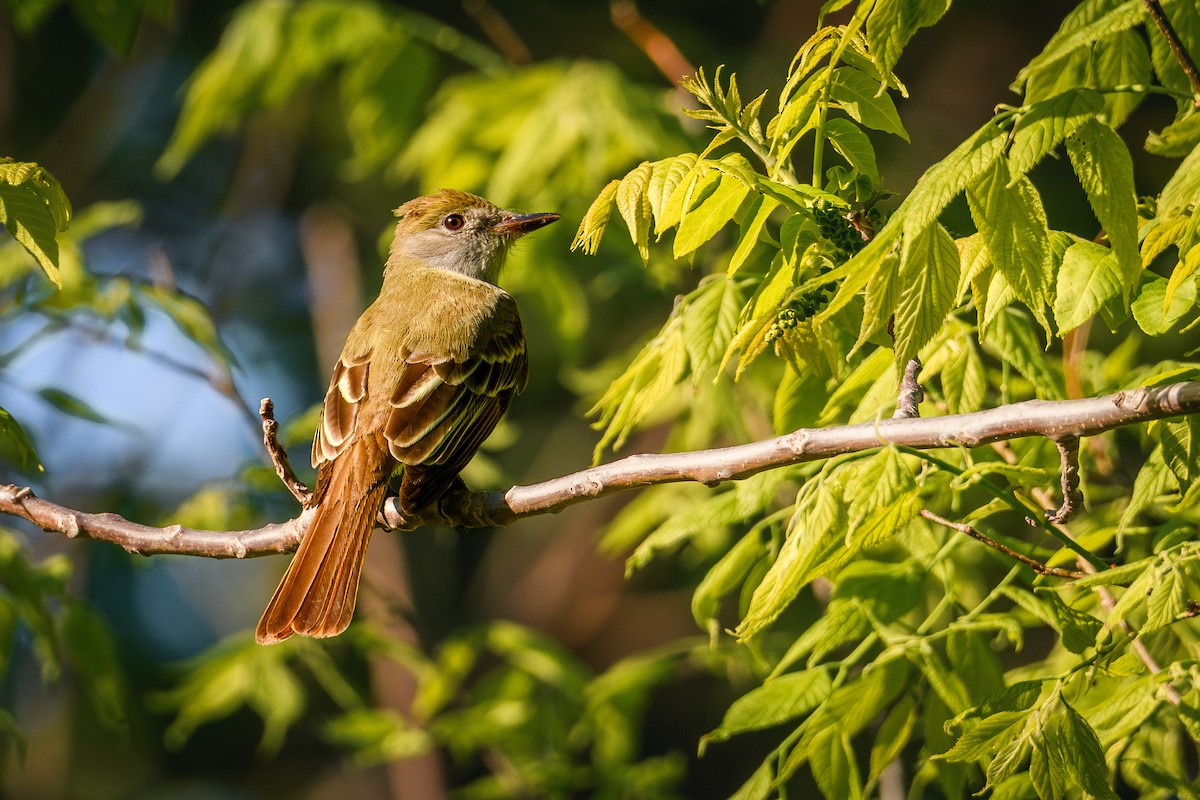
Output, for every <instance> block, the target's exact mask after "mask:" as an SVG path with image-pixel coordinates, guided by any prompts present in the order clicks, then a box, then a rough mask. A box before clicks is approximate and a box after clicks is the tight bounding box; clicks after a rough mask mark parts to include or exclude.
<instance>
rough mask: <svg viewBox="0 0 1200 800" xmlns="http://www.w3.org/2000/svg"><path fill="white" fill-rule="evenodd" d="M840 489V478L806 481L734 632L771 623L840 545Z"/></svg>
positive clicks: (751, 632)
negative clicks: (784, 535) (785, 534)
mask: <svg viewBox="0 0 1200 800" xmlns="http://www.w3.org/2000/svg"><path fill="white" fill-rule="evenodd" d="M842 491H843V487H842V485H841V484H840V482H837V481H835V480H831V479H829V478H826V479H825V480H822V481H819V482H817V485H815V486H814V485H813V482H812V481H810V482H809V483H808V484H806V485H805V488H804V489H802V490H801V493H802V495H803V498H802V500H801V501H799V502H798V503H797V505H796V512H795V514H794V515H793V517H792V522H791V525H790V528H789V531H788V538H787V540H786V541H785V542H784V545H783V547H782V549H781V550H780V552H779V555H778V556H777V557H776V559H775V562H774V563H773V564H771V567H770V569H769V570H767V573H766V575H764V576H763V579H762V581H761V582H760V583H759V585H758V586H757V587H756V588H755V590H754V594H753V596H752V597H751V599H750V607H749V609H748V610H747V612H746V616H745V617H744V618H743V619H742V622H741V624H740V625H738V631H737V633H738V636H740V637H741V638H743V639H746V638H749V637H751V636H753V635H754V634H756V633H758V632H759V631H760V630H762V629H763V628H765V627H766V626H767V625H769V624H770V623H771V622H773V621H774V620H775V619H776V618H777V617H778V616H779V615H780V614H781V613H783V610H784V609H785V608H786V607H787V606H788V605H790V604H791V602H792V600H794V599H795V598H796V595H798V594H799V593H800V590H801V589H802V588H803V587H804V586H805V585H806V584H808V583H809V582H810V581H812V579H813V578H815V577H816V576H817V575H818V574H820V572H821V570H822V568H823V567H824V565H825V564H826V563H827V562H828V559H829V557H830V555H831V554H832V553H833V551H834V550H836V549H837V547H838V546H839V545H841V544H842V543H843V541H844V540H843V531H844V530H845V528H846V522H847V515H846V507H845V504H844V500H843V497H842Z"/></svg>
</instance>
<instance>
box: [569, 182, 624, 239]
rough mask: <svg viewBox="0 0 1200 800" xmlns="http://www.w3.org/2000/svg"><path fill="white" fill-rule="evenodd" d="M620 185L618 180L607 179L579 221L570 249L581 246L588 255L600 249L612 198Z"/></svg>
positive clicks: (609, 214)
mask: <svg viewBox="0 0 1200 800" xmlns="http://www.w3.org/2000/svg"><path fill="white" fill-rule="evenodd" d="M620 185H621V181H619V180H614V181H609V183H608V185H606V186H605V187H604V188H603V189H601V190H600V194H598V195H596V199H595V200H593V201H592V204H591V205H590V206H589V207H588V210H587V213H586V214H584V215H583V219H581V220H580V221H579V230H577V231H575V239H574V240H573V241H572V242H571V249H572V250H578V249H580V248H582V249H583V252H585V253H587V254H588V255H595V254H596V251H597V250H599V249H600V239H601V238H602V237H603V236H604V229H605V228H606V227H608V218H609V217H610V216H611V215H612V206H613V198H614V197H615V196H616V194H617V188H618V187H619V186H620Z"/></svg>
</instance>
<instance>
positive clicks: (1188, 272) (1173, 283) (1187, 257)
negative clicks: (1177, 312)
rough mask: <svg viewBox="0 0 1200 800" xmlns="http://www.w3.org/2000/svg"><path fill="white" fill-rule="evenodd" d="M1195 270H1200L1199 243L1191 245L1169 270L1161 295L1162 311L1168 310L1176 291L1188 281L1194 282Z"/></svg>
mask: <svg viewBox="0 0 1200 800" xmlns="http://www.w3.org/2000/svg"><path fill="white" fill-rule="evenodd" d="M1197 272H1200V244H1194V245H1192V246H1191V248H1190V249H1189V250H1188V251H1187V253H1185V254H1184V255H1183V257H1182V258H1181V259H1179V263H1178V264H1176V265H1175V269H1173V270H1171V277H1170V278H1168V279H1167V289H1166V292H1165V294H1164V296H1163V312H1164V313H1166V312H1168V311H1169V310H1170V308H1171V302H1172V301H1173V300H1174V299H1175V293H1176V292H1177V291H1179V290H1180V289H1181V288H1182V287H1183V286H1184V285H1186V284H1188V283H1191V284H1195V280H1194V276H1195V275H1196V273H1197Z"/></svg>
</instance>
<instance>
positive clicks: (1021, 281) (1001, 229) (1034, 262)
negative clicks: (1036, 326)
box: [967, 159, 1053, 327]
mask: <svg viewBox="0 0 1200 800" xmlns="http://www.w3.org/2000/svg"><path fill="white" fill-rule="evenodd" d="M967 202H968V204H969V206H970V209H971V217H972V218H973V219H974V220H975V224H976V225H977V226H978V227H979V232H980V234H982V236H983V239H984V242H985V243H986V245H987V250H988V255H989V257H990V258H991V260H992V263H993V264H995V266H996V268H997V269H998V270H999V271H1000V273H1001V274H1002V275H1003V276H1004V278H1005V280H1006V281H1007V282H1008V284H1009V285H1010V286H1012V288H1013V290H1014V291H1015V292H1016V294H1017V298H1018V299H1019V300H1020V301H1021V302H1022V303H1024V304H1025V305H1026V306H1027V307H1028V308H1029V309H1030V310H1031V311H1032V312H1033V313H1034V315H1035V316H1036V317H1037V318H1038V319H1039V320H1040V321H1042V322H1043V327H1046V326H1047V325H1046V322H1045V310H1044V307H1045V305H1046V301H1047V299H1048V292H1049V288H1050V280H1051V277H1052V276H1053V265H1052V264H1051V261H1050V254H1051V250H1050V240H1049V231H1048V230H1047V228H1046V213H1045V211H1044V210H1043V209H1042V202H1041V198H1040V197H1039V196H1038V193H1037V189H1035V188H1034V186H1033V184H1032V183H1031V182H1030V181H1029V180H1028V179H1026V178H1023V177H1022V178H1018V179H1017V182H1016V183H1015V185H1014V184H1012V183H1011V180H1010V176H1009V172H1008V169H1007V167H1006V164H1005V162H1004V161H1003V160H999V159H997V160H995V161H993V162H992V165H991V167H990V168H989V169H988V170H987V172H985V173H984V174H983V175H981V176H980V178H979V180H978V181H977V182H976V183H975V184H974V185H972V186H971V187H970V188H969V189H968V190H967Z"/></svg>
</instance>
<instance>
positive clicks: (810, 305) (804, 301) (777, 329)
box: [766, 289, 829, 342]
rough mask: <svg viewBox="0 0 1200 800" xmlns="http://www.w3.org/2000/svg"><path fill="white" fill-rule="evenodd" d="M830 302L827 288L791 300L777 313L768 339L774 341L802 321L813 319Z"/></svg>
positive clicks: (768, 333) (768, 332)
mask: <svg viewBox="0 0 1200 800" xmlns="http://www.w3.org/2000/svg"><path fill="white" fill-rule="evenodd" d="M828 302H829V292H828V290H826V289H814V290H813V291H811V292H807V293H806V294H802V295H800V296H799V297H797V298H795V299H793V300H789V301H788V303H787V305H785V306H784V307H783V308H781V309H780V310H779V313H778V314H776V315H775V321H774V322H773V323H771V329H770V330H768V331H767V336H766V341H768V342H773V341H775V340H776V339H778V338H779V337H780V336H782V335H783V332H784V331H788V330H791V329H792V328H794V327H796V326H797V325H798V324H800V323H801V322H804V321H805V320H807V319H811V318H812V317H813V315H815V314H816V313H817V312H818V311H820V310H821V309H822V308H824V307H825V304H826V303H828Z"/></svg>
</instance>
